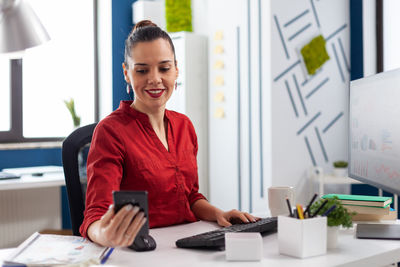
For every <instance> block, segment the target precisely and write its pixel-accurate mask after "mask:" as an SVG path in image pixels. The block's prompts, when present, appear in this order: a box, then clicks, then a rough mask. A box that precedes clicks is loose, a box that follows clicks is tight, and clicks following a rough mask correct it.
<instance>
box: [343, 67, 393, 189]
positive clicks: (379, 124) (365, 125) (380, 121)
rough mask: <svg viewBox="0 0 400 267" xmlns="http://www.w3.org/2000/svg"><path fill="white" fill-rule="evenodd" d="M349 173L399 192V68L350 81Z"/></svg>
mask: <svg viewBox="0 0 400 267" xmlns="http://www.w3.org/2000/svg"><path fill="white" fill-rule="evenodd" d="M349 108H350V110H349V115H350V119H349V123H350V125H349V126H350V127H349V176H350V177H351V178H354V179H357V180H359V181H361V182H364V183H367V184H370V185H373V186H375V187H377V188H380V189H383V190H385V191H387V192H391V193H394V194H398V195H400V69H397V70H393V71H388V72H383V73H379V74H376V75H373V76H370V77H366V78H362V79H359V80H355V81H352V82H351V83H350V106H349Z"/></svg>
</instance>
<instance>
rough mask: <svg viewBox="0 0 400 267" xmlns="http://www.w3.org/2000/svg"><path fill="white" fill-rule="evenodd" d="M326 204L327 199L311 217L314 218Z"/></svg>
mask: <svg viewBox="0 0 400 267" xmlns="http://www.w3.org/2000/svg"><path fill="white" fill-rule="evenodd" d="M326 203H328V200H327V199H325V201H324V202H323V203H322V204H321V206H319V208H318V209H317V210H316V211H315V212H314V214H313V215H312V216H311V217H315V215H317V214H318V212H319V211H320V210H321V209H322V208H323V207H324V206H325V205H326Z"/></svg>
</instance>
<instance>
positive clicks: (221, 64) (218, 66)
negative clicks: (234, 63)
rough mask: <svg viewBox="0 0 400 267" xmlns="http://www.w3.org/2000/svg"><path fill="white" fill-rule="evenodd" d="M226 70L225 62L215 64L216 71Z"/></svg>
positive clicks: (219, 61) (220, 61)
mask: <svg viewBox="0 0 400 267" xmlns="http://www.w3.org/2000/svg"><path fill="white" fill-rule="evenodd" d="M223 68H224V62H223V61H222V60H217V61H215V63H214V69H217V70H220V69H223Z"/></svg>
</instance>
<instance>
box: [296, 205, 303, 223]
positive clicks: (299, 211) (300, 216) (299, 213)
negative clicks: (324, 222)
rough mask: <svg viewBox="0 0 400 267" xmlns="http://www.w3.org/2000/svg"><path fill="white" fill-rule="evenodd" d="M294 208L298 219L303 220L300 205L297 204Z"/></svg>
mask: <svg viewBox="0 0 400 267" xmlns="http://www.w3.org/2000/svg"><path fill="white" fill-rule="evenodd" d="M296 207H297V214H298V215H299V219H300V220H303V219H304V215H303V207H302V206H301V205H300V204H297V205H296Z"/></svg>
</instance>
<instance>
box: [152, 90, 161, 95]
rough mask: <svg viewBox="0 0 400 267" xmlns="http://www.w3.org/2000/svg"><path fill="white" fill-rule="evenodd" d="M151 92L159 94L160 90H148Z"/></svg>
mask: <svg viewBox="0 0 400 267" xmlns="http://www.w3.org/2000/svg"><path fill="white" fill-rule="evenodd" d="M149 91H150V93H152V94H159V93H161V91H162V90H149Z"/></svg>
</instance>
